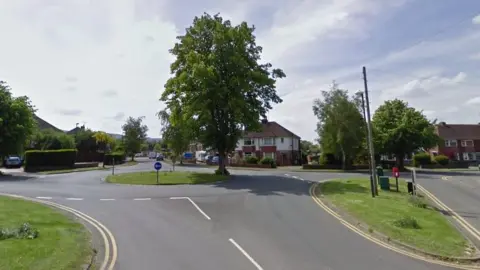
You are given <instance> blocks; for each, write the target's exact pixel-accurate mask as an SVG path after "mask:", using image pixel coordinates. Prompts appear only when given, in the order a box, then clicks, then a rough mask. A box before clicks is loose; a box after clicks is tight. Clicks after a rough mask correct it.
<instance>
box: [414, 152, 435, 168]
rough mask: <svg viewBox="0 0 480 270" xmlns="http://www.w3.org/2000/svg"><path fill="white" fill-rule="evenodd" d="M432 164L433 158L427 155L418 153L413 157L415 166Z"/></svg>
mask: <svg viewBox="0 0 480 270" xmlns="http://www.w3.org/2000/svg"><path fill="white" fill-rule="evenodd" d="M430 163H432V158H431V157H430V155H429V154H427V153H418V154H416V155H414V156H413V166H415V167H418V166H420V165H427V164H430Z"/></svg>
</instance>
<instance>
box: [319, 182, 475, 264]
mask: <svg viewBox="0 0 480 270" xmlns="http://www.w3.org/2000/svg"><path fill="white" fill-rule="evenodd" d="M391 185H393V186H394V185H395V180H393V181H392V179H391ZM399 186H400V192H395V191H381V190H379V196H378V197H376V198H372V197H371V193H370V182H369V180H368V179H358V178H352V179H344V180H340V179H339V180H333V181H329V182H325V183H322V184H321V185H320V188H319V189H317V190H316V192H317V195H320V193H321V194H322V195H323V197H324V198H325V199H327V200H328V201H330V202H331V203H333V205H334V206H336V207H339V208H340V209H342V210H344V211H346V212H347V213H348V214H349V215H351V216H352V217H354V218H356V219H358V220H359V221H361V222H363V223H365V224H366V225H367V226H369V231H372V230H375V231H377V232H379V233H381V234H384V235H385V236H387V237H389V238H390V239H394V240H397V241H400V242H402V243H405V244H408V245H411V246H414V247H416V248H419V249H421V250H424V251H427V252H430V253H434V254H437V255H442V256H457V257H466V256H467V255H466V254H465V252H466V249H467V248H468V247H469V245H468V242H467V241H466V239H465V238H464V237H463V235H462V234H461V233H460V232H459V231H458V230H457V229H456V228H455V227H454V226H453V225H452V224H451V223H450V222H449V221H448V220H447V219H446V218H445V217H444V216H443V215H442V214H441V213H440V212H438V211H437V210H436V209H435V208H433V207H430V206H429V204H428V203H427V202H426V201H425V200H424V199H422V198H419V197H417V198H416V199H415V198H412V197H411V196H410V195H409V194H408V192H407V190H406V189H407V188H406V183H405V182H403V181H400V180H399Z"/></svg>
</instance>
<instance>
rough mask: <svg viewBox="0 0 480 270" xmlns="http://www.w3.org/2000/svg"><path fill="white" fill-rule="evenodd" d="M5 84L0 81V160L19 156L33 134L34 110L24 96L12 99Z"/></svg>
mask: <svg viewBox="0 0 480 270" xmlns="http://www.w3.org/2000/svg"><path fill="white" fill-rule="evenodd" d="M10 90H11V89H10V87H9V86H8V85H7V83H6V82H4V81H0V159H1V160H3V157H4V156H6V155H9V154H20V152H22V151H23V150H24V149H23V148H24V146H25V143H26V142H27V140H28V139H29V138H30V136H31V135H32V134H33V133H34V131H35V128H36V122H35V120H34V116H33V115H34V112H35V109H34V107H33V105H32V104H31V102H30V100H29V98H28V97H26V96H21V97H13V96H12V93H11V92H10Z"/></svg>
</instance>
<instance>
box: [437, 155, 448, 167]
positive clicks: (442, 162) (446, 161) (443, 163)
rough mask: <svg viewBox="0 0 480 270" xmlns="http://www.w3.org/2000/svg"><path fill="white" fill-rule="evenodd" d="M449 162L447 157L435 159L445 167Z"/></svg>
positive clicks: (442, 156)
mask: <svg viewBox="0 0 480 270" xmlns="http://www.w3.org/2000/svg"><path fill="white" fill-rule="evenodd" d="M449 161H450V160H449V158H448V157H447V156H445V155H438V156H436V157H435V162H436V163H438V164H440V165H443V166H445V165H448V162H449Z"/></svg>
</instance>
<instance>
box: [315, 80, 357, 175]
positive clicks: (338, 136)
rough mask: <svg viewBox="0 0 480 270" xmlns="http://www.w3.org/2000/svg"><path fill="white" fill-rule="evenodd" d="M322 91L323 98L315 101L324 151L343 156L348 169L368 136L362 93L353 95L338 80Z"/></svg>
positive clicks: (318, 127)
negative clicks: (359, 96) (327, 89)
mask: <svg viewBox="0 0 480 270" xmlns="http://www.w3.org/2000/svg"><path fill="white" fill-rule="evenodd" d="M322 95H323V99H316V100H315V101H314V105H313V112H314V114H315V116H317V118H318V121H319V122H318V124H317V132H318V135H319V137H320V145H321V148H322V152H324V153H325V154H327V153H332V154H334V155H336V156H338V157H341V160H342V167H343V169H345V168H346V166H347V165H348V163H350V162H352V161H353V159H355V157H356V156H357V154H358V153H359V152H360V151H361V149H362V142H363V141H364V139H365V124H364V120H363V117H362V114H361V111H360V109H361V105H360V104H361V103H360V100H359V99H358V96H354V97H349V96H348V91H347V90H342V89H339V88H338V85H337V84H336V83H334V84H333V86H332V88H331V89H330V90H329V91H322Z"/></svg>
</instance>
